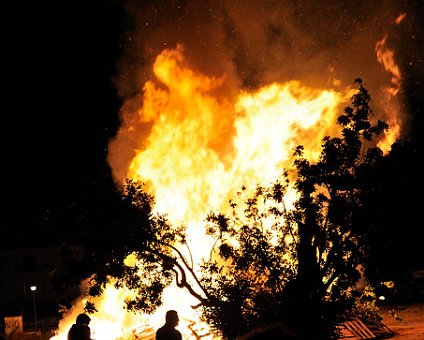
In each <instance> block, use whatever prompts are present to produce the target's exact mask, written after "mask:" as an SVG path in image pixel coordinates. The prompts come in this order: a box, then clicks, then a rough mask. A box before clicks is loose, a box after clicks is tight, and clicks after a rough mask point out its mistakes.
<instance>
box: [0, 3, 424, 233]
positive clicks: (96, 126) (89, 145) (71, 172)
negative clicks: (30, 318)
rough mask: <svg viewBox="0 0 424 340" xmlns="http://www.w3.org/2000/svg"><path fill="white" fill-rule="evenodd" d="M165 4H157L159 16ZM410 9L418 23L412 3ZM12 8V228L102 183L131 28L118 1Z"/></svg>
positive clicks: (5, 196) (8, 180)
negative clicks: (88, 185) (82, 189)
mask: <svg viewBox="0 0 424 340" xmlns="http://www.w3.org/2000/svg"><path fill="white" fill-rule="evenodd" d="M142 2H143V1H140V3H142ZM171 2H172V3H175V1H171ZM145 3H146V2H145ZM166 3H167V2H166V1H159V4H160V5H162V6H159V7H162V9H161V10H164V11H165V12H166V10H167V8H166V7H167V6H166ZM399 3H402V4H403V3H404V2H399ZM410 3H411V4H412V5H410V6H411V8H414V6H415V12H416V14H417V15H418V16H419V15H420V14H423V10H422V6H420V5H419V1H417V2H410ZM9 6H10V8H8V9H7V11H6V10H5V11H4V13H3V15H4V16H6V17H8V20H9V24H8V25H7V27H6V28H4V29H3V31H4V34H5V35H6V40H5V42H4V43H3V48H2V50H3V52H2V54H3V55H5V56H6V62H4V64H3V67H4V69H3V71H4V74H6V77H4V78H3V87H4V88H6V90H3V93H4V94H5V95H4V97H3V104H6V105H5V106H4V107H5V109H3V112H2V115H3V124H2V141H1V144H2V162H1V168H2V172H3V174H4V175H3V177H2V178H3V183H2V201H3V203H2V209H1V211H2V213H1V218H2V223H1V224H2V226H3V225H4V226H6V228H9V229H10V228H14V227H13V226H14V225H15V223H16V220H17V219H19V220H21V219H22V217H24V220H25V221H28V220H29V221H30V220H31V219H32V218H33V217H34V216H35V217H36V219H37V218H39V215H40V214H41V212H43V211H44V212H45V211H46V210H49V209H54V208H55V207H62V206H66V205H69V204H72V200H73V197H74V196H75V193H76V191H78V188H79V186H80V185H82V186H84V185H85V184H82V183H90V182H92V181H102V180H103V179H104V178H106V177H107V174H108V166H107V164H106V148H107V143H108V140H109V138H111V137H112V136H113V135H114V134H115V132H116V131H117V129H118V126H119V121H118V111H119V107H120V105H121V102H120V99H119V98H118V95H117V89H116V87H115V84H114V82H113V79H114V76H115V73H116V67H117V61H118V59H119V57H120V56H121V54H122V52H123V51H122V41H123V39H124V38H123V37H124V36H125V31H126V30H127V29H128V26H127V24H128V21H127V19H126V18H125V16H124V14H123V8H122V6H121V1H118V0H104V1H100V0H94V1H82V0H77V1H68V0H64V1H51V2H50V1H48V2H32V1H26V2H23V3H22V2H19V3H16V4H13V5H12V4H11V5H9ZM417 27H419V26H416V28H417ZM419 28H420V29H421V28H422V27H419ZM417 35H418V37H422V32H417ZM415 44H421V43H419V42H416V43H415ZM415 47H416V46H415ZM419 55H420V58H421V59H418V58H417V59H416V60H415V61H414V62H417V63H419V65H420V69H419V70H418V72H415V71H412V70H409V74H408V75H407V77H408V79H409V82H408V83H407V84H406V86H405V91H406V95H407V96H408V102H407V105H409V106H410V107H411V110H413V111H414V112H417V114H418V115H419V116H420V117H419V119H418V120H417V121H416V124H418V125H417V127H416V129H417V131H419V133H421V132H422V131H423V130H422V122H423V118H422V115H423V112H422V103H423V102H422V98H423V95H422V92H423V83H422V81H423V79H422V74H423V60H422V55H423V52H422V51H420V52H419ZM405 65H407V63H405ZM420 126H421V127H420ZM19 223H20V225H21V226H23V225H25V223H27V222H19ZM22 223H24V224H22ZM26 227H28V225H26V226H25V227H23V228H26Z"/></svg>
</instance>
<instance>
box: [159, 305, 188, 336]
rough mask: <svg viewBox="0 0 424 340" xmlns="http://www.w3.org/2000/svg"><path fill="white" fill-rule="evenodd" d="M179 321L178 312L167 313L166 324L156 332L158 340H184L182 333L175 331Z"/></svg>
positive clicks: (170, 311)
mask: <svg viewBox="0 0 424 340" xmlns="http://www.w3.org/2000/svg"><path fill="white" fill-rule="evenodd" d="M179 321H180V319H179V318H178V313H177V311H175V310H169V311H167V312H166V316H165V324H164V325H163V326H162V327H160V328H159V329H158V330H157V331H156V340H182V335H181V332H180V331H179V330H178V329H175V327H176V326H177V325H178V322H179Z"/></svg>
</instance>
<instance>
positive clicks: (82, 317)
mask: <svg viewBox="0 0 424 340" xmlns="http://www.w3.org/2000/svg"><path fill="white" fill-rule="evenodd" d="M90 321H91V319H90V317H89V316H88V315H87V314H84V313H81V314H79V315H78V316H77V319H76V321H75V323H74V324H73V325H72V327H71V328H70V329H69V332H68V340H92V339H91V330H90V327H88V325H89V323H90Z"/></svg>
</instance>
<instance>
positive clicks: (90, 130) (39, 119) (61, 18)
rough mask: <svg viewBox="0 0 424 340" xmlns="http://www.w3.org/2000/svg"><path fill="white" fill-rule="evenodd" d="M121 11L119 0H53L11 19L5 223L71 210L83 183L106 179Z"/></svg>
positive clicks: (11, 11) (27, 6)
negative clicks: (69, 206) (48, 211)
mask: <svg viewBox="0 0 424 340" xmlns="http://www.w3.org/2000/svg"><path fill="white" fill-rule="evenodd" d="M11 6H12V5H11ZM121 10H122V9H121V8H120V6H119V2H117V1H116V2H115V1H88V2H86V1H57V2H50V1H48V2H41V3H39V2H35V3H34V2H24V3H19V4H15V5H13V7H9V8H8V11H7V14H6V13H5V14H4V15H8V16H9V19H10V25H9V27H8V28H7V30H6V31H5V33H6V35H7V40H6V41H7V43H6V45H4V50H3V51H4V52H3V54H5V55H6V60H7V62H6V63H5V64H4V71H5V74H6V75H7V77H6V78H3V79H4V80H5V82H4V83H3V87H6V89H5V91H4V93H6V95H5V96H4V97H3V100H4V102H5V103H6V108H7V109H5V110H4V111H3V117H4V120H3V124H2V125H3V126H2V142H1V143H2V154H3V157H2V159H3V161H2V165H1V168H2V173H3V174H4V175H3V185H2V187H3V188H2V201H3V203H2V206H3V207H2V209H1V210H2V213H1V217H2V220H3V221H2V225H3V224H5V225H8V226H12V228H14V227H13V225H15V223H16V220H17V219H19V220H20V219H22V217H24V218H25V221H28V220H31V219H32V218H33V217H32V215H36V214H38V215H39V214H40V211H43V210H46V209H51V208H52V207H54V206H60V205H66V204H70V202H71V201H72V196H73V195H74V193H75V190H77V187H78V186H79V185H81V183H89V182H90V181H92V180H101V179H102V177H104V176H106V175H105V174H107V171H108V167H107V165H106V160H105V155H106V147H107V141H108V139H109V138H110V136H111V135H113V134H114V131H115V130H116V128H117V125H118V114H117V112H118V110H119V105H120V104H119V101H118V98H117V94H116V90H115V88H114V86H113V83H112V78H113V75H114V72H115V64H116V58H117V56H118V55H119V49H120V33H121V31H120V25H121V22H122V21H121V19H122V17H121V14H122V13H121ZM23 223H26V222H23Z"/></svg>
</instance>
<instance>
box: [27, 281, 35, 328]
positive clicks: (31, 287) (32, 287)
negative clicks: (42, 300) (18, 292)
mask: <svg viewBox="0 0 424 340" xmlns="http://www.w3.org/2000/svg"><path fill="white" fill-rule="evenodd" d="M29 288H30V289H31V292H32V303H33V305H34V323H35V328H37V305H36V304H35V292H36V291H37V285H36V284H31V286H29Z"/></svg>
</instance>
